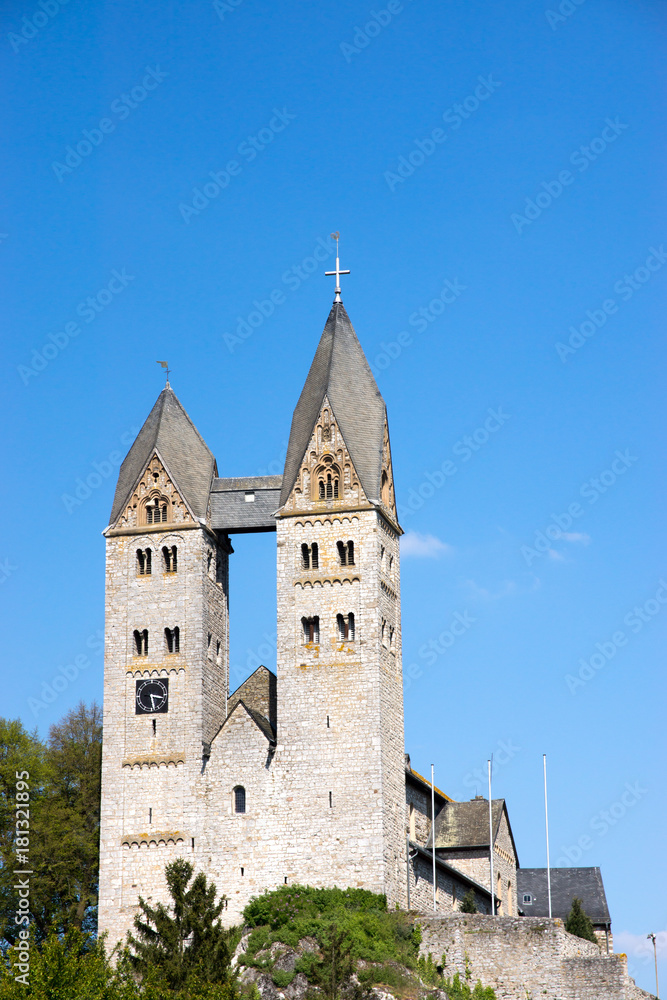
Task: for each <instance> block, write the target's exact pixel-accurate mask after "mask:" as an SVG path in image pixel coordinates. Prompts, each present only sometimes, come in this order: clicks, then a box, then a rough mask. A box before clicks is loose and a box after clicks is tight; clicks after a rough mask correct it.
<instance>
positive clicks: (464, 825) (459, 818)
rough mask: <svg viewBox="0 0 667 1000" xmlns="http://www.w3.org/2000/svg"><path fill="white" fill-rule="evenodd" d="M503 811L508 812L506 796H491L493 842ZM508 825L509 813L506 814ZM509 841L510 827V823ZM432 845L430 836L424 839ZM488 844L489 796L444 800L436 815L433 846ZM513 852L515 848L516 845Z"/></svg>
mask: <svg viewBox="0 0 667 1000" xmlns="http://www.w3.org/2000/svg"><path fill="white" fill-rule="evenodd" d="M503 812H505V813H507V810H506V806H505V799H494V800H493V810H492V816H493V842H494V844H495V842H496V838H497V836H498V830H499V828H500V821H501V819H502V816H503ZM507 825H508V827H509V817H508V818H507ZM509 830H510V837H511V838H512V844H514V838H513V836H512V828H511V827H509ZM426 846H427V847H430V846H431V837H430V835H429V839H428V841H427V843H426ZM462 847H464V848H472V847H485V848H487V850H488V847H489V800H488V799H485V798H482V796H480V797H479V798H475V799H471V800H470V802H447V803H445V805H444V806H443V808H442V809H441V810H440V812H439V813H438V814H437V816H436V817H435V849H436V851H438V850H453V849H455V848H462ZM515 854H516V848H515Z"/></svg>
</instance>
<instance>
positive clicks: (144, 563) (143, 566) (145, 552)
mask: <svg viewBox="0 0 667 1000" xmlns="http://www.w3.org/2000/svg"><path fill="white" fill-rule="evenodd" d="M150 575H151V550H150V549H137V576H150Z"/></svg>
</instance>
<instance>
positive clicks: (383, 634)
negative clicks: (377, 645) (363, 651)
mask: <svg viewBox="0 0 667 1000" xmlns="http://www.w3.org/2000/svg"><path fill="white" fill-rule="evenodd" d="M380 639H381V641H382V645H383V646H386V645H387V622H386V621H385V619H384V618H383V619H382V631H381V633H380Z"/></svg>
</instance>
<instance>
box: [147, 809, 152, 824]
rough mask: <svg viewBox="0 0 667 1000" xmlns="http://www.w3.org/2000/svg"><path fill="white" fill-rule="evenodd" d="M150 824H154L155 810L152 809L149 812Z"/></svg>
mask: <svg viewBox="0 0 667 1000" xmlns="http://www.w3.org/2000/svg"><path fill="white" fill-rule="evenodd" d="M148 822H149V823H152V822H153V810H152V809H149V810H148Z"/></svg>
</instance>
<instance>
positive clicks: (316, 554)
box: [310, 542, 320, 569]
mask: <svg viewBox="0 0 667 1000" xmlns="http://www.w3.org/2000/svg"><path fill="white" fill-rule="evenodd" d="M310 561H311V565H312V567H313V569H319V565H320V550H319V548H318V546H317V542H313V544H312V546H311V550H310Z"/></svg>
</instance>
